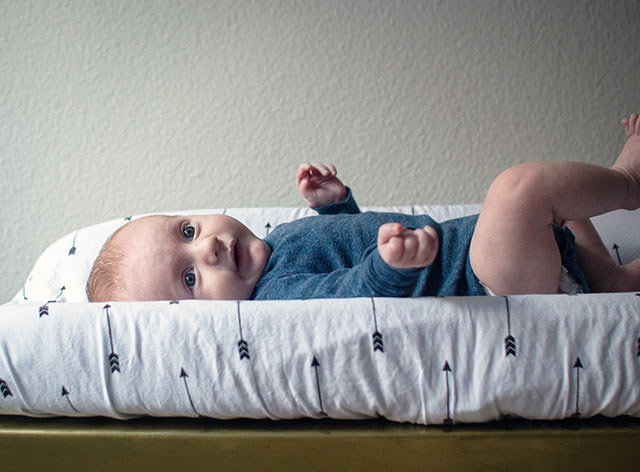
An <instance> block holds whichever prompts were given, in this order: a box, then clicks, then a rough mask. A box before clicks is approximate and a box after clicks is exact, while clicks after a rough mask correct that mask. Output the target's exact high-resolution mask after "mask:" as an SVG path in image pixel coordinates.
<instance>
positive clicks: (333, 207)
mask: <svg viewBox="0 0 640 472" xmlns="http://www.w3.org/2000/svg"><path fill="white" fill-rule="evenodd" d="M311 209H312V210H315V211H317V212H318V213H319V214H320V215H337V214H339V213H350V214H356V213H360V208H359V207H358V204H357V203H356V200H355V198H353V193H352V192H351V189H350V188H349V187H347V197H346V198H345V199H344V200H342V201H340V202H334V203H331V204H329V205H324V206H319V207H311Z"/></svg>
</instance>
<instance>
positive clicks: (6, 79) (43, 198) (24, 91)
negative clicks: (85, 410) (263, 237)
mask: <svg viewBox="0 0 640 472" xmlns="http://www.w3.org/2000/svg"><path fill="white" fill-rule="evenodd" d="M639 25H640V1H639V0H626V1H625V0H592V1H569V0H567V1H552V0H546V1H511V0H491V1H489V0H468V1H462V0H448V1H391V0H377V1H374V0H360V1H349V0H336V1H328V0H324V1H323V0H307V1H293V0H291V1H285V0H273V1H268V0H263V1H238V0H230V1H204V0H201V1H196V0H180V1H177V0H176V1H168V0H164V1H161V0H148V1H142V0H135V1H134V0H128V1H122V0H111V1H103V0H98V1H88V0H87V1H82V0H76V1H71V0H69V1H60V0H58V1H53V0H52V1H48V0H41V1H35V0H0V165H1V169H2V173H1V174H0V175H1V177H0V179H1V180H0V198H1V202H0V208H1V209H0V211H1V213H0V215H1V220H2V226H1V231H2V240H1V241H2V246H1V247H0V254H1V257H2V261H3V268H4V270H3V271H2V274H1V275H0V279H1V284H0V301H2V300H5V299H8V298H9V297H10V296H11V295H13V294H14V293H15V292H16V291H17V290H18V289H19V287H21V286H22V282H23V280H24V278H25V277H26V275H27V273H28V271H29V269H30V267H31V265H32V263H33V262H34V261H35V258H36V257H37V256H38V254H39V253H40V252H41V251H42V250H43V249H44V248H45V247H46V246H47V245H48V244H49V243H51V242H52V241H53V240H54V239H56V238H58V237H59V236H61V235H63V234H65V233H67V232H69V231H72V230H73V229H75V228H78V227H80V226H85V225H88V224H92V223H95V222H99V221H102V220H106V219H111V218H115V217H119V216H125V215H129V214H136V213H143V212H149V211H159V210H160V211H161V210H171V209H186V208H212V207H223V206H298V205H302V200H301V199H300V198H299V197H298V195H297V191H296V189H295V185H294V173H295V170H296V167H297V165H298V163H300V162H302V161H307V160H310V161H314V160H318V161H330V162H334V163H336V165H337V166H338V169H339V173H340V175H341V176H342V177H343V178H344V180H345V181H346V182H348V183H349V184H350V185H351V186H352V188H353V189H354V191H355V193H356V196H357V198H358V200H359V202H360V203H361V204H362V205H385V204H407V203H468V202H479V201H481V200H482V198H483V196H484V192H485V190H486V188H487V186H488V185H489V183H490V182H491V180H492V178H493V177H494V176H495V175H496V174H497V173H498V172H499V171H500V170H502V169H503V168H506V167H508V166H510V165H512V164H514V163H517V162H521V161H525V160H533V159H578V160H583V161H588V162H592V163H599V164H603V165H608V164H609V163H611V161H612V159H613V158H614V157H615V156H616V154H617V152H618V151H619V149H620V147H621V145H622V142H623V133H622V130H621V128H620V126H619V120H620V118H621V117H622V116H623V115H627V114H629V113H631V112H632V111H638V110H639V109H640V28H639Z"/></svg>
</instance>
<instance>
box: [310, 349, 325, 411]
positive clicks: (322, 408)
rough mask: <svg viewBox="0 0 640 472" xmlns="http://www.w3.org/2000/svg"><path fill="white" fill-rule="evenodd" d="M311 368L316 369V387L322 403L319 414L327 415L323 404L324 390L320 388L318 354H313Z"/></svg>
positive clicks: (320, 403) (319, 400)
mask: <svg viewBox="0 0 640 472" xmlns="http://www.w3.org/2000/svg"><path fill="white" fill-rule="evenodd" d="M311 368H313V370H315V374H316V389H317V390H318V403H319V405H320V412H319V413H318V415H320V416H327V413H326V412H325V411H324V405H323V404H322V392H321V390H320V374H319V373H318V369H319V368H320V363H319V362H318V359H316V356H313V360H312V361H311Z"/></svg>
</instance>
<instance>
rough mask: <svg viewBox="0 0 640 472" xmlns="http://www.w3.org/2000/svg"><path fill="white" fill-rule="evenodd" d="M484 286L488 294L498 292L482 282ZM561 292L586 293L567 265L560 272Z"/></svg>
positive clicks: (493, 294) (492, 294) (571, 293)
mask: <svg viewBox="0 0 640 472" xmlns="http://www.w3.org/2000/svg"><path fill="white" fill-rule="evenodd" d="M480 285H482V288H483V289H484V291H485V293H486V294H487V295H491V296H495V295H496V294H495V293H493V292H492V291H491V289H490V288H489V287H487V286H486V285H485V284H483V283H482V282H480ZM559 288H560V293H566V294H567V295H577V294H578V293H584V290H582V285H580V284H579V283H578V282H577V281H576V279H574V278H573V276H572V275H571V274H570V273H569V271H568V270H567V269H566V267H565V266H562V274H560V287H559Z"/></svg>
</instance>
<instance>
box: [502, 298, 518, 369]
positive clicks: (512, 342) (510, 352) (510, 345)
mask: <svg viewBox="0 0 640 472" xmlns="http://www.w3.org/2000/svg"><path fill="white" fill-rule="evenodd" d="M504 301H505V304H506V306H507V337H506V338H504V356H505V357H509V356H513V357H516V350H517V346H516V338H515V337H513V335H512V334H511V310H510V308H509V298H508V297H504Z"/></svg>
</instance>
